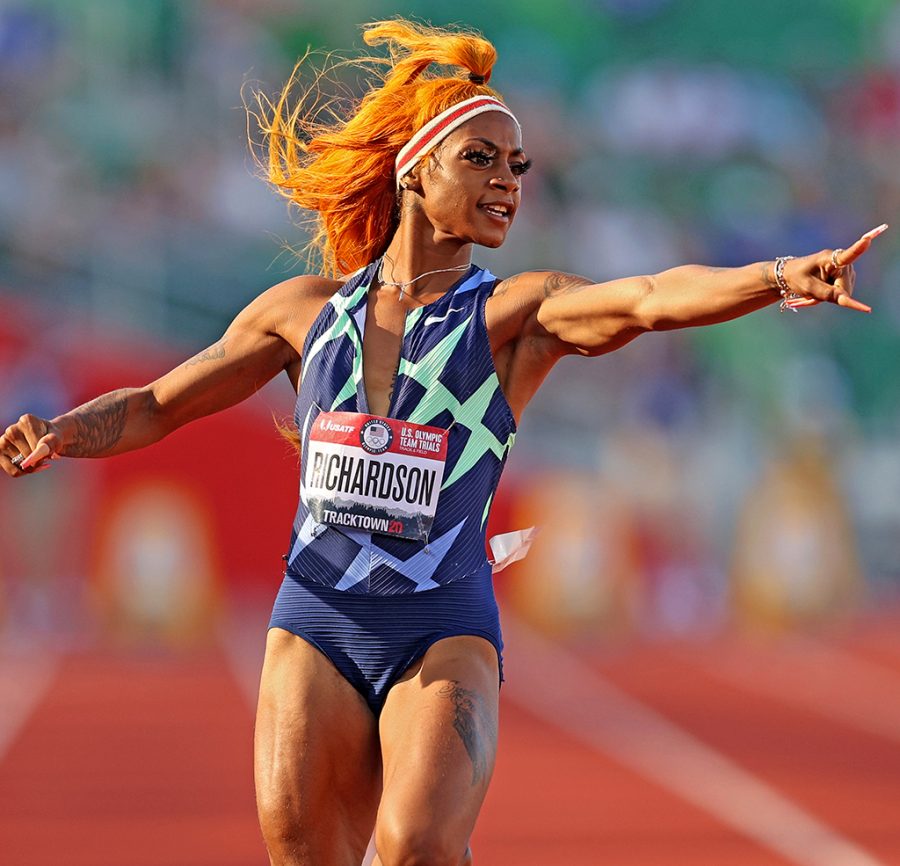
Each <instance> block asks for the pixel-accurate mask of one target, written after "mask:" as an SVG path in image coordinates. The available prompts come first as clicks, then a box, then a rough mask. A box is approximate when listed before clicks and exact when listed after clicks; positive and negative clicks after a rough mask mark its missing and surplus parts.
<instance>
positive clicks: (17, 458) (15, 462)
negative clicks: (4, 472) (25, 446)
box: [9, 454, 25, 469]
mask: <svg viewBox="0 0 900 866" xmlns="http://www.w3.org/2000/svg"><path fill="white" fill-rule="evenodd" d="M24 459H25V455H24V454H16V456H15V457H13V458H12V459H11V460H10V461H9V462H10V463H12V465H13V466H15V467H16V469H18V468H19V466H20V465H21V463H22V461H23V460H24Z"/></svg>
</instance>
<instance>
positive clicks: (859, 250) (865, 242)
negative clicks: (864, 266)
mask: <svg viewBox="0 0 900 866" xmlns="http://www.w3.org/2000/svg"><path fill="white" fill-rule="evenodd" d="M887 227H888V224H887V223H882V224H881V225H880V226H877V227H876V228H874V229H872V230H871V231H867V232H866V233H865V234H864V235H863V236H862V237H861V238H860V239H859V240H858V241H857V242H856V243H855V244H853V245H852V246H849V247H847V249H845V250H842V251H841V252H840V253H838V254H837V256H835V261H836V262H837V264H838V266H839V267H844V266H845V265H849V264H852V263H853V262H855V261H856V260H857V259H858V258H859V257H860V256H861V255H862V254H863V253H864V252H865V251H866V250H867V249H868V248H869V246H870V245H871V243H872V241H874V240H875V238H877V237H878V235H880V234H881V233H882V232H884V231H887Z"/></svg>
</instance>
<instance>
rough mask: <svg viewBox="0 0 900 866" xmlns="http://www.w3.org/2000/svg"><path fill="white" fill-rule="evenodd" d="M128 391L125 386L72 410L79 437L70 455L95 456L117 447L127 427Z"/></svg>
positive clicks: (74, 439)
mask: <svg viewBox="0 0 900 866" xmlns="http://www.w3.org/2000/svg"><path fill="white" fill-rule="evenodd" d="M127 411H128V391H127V390H126V389H124V388H123V389H121V390H119V391H112V392H111V393H109V394H104V395H103V396H102V397H98V398H97V399H96V400H91V402H90V403H85V404H84V406H80V407H79V408H78V409H76V410H75V411H74V412H73V413H72V420H73V421H74V422H75V436H74V438H73V440H72V442H71V443H70V444H69V445H68V446H66V449H65V451H64V454H65V456H66V457H95V456H97V455H98V454H102V453H103V452H104V451H107V450H109V449H110V448H112V447H113V445H115V444H116V443H117V442H118V441H119V440H120V439H121V438H122V433H123V431H124V430H125V415H126V414H127Z"/></svg>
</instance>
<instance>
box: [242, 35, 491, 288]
mask: <svg viewBox="0 0 900 866" xmlns="http://www.w3.org/2000/svg"><path fill="white" fill-rule="evenodd" d="M363 38H364V39H365V41H366V44H367V45H379V44H386V45H387V46H388V51H389V53H390V57H389V59H388V58H378V57H360V58H356V59H353V60H346V61H342V62H340V63H337V64H334V67H335V68H336V67H338V66H340V67H343V66H349V67H353V68H356V69H364V70H365V71H366V72H367V73H368V74H370V75H371V76H373V77H374V82H373V83H372V84H371V85H370V87H369V89H368V91H367V92H366V93H365V95H364V96H363V97H362V99H361V100H359V101H358V102H356V103H355V105H354V106H353V109H354V110H353V111H352V113H351V114H350V116H349V117H347V118H345V119H342V118H339V117H335V116H334V112H333V111H332V105H331V104H329V105H326V106H325V111H326V113H328V114H330V115H331V122H325V123H323V122H320V121H319V120H318V119H317V117H315V116H314V115H318V114H321V113H322V109H321V107H320V108H318V109H316V108H315V107H313V108H310V106H309V103H310V98H309V97H310V95H311V94H312V93H313V92H314V91H316V89H317V86H318V84H319V83H320V82H321V80H322V79H323V77H324V76H325V75H326V72H319V74H318V76H317V78H316V79H315V81H314V83H313V86H312V87H309V88H307V89H306V90H305V92H303V93H302V94H301V98H300V99H298V100H297V101H296V102H295V101H294V99H293V92H294V88H295V86H296V84H297V83H298V80H299V72H300V68H301V66H302V65H303V62H304V60H305V59H306V57H304V58H302V59H301V60H300V61H299V62H298V63H297V65H296V66H295V67H294V71H293V73H292V74H291V77H290V79H289V80H288V82H287V84H286V85H285V86H284V89H283V90H282V91H281V95H280V96H279V97H278V98H277V99H276V100H275V101H274V102H272V101H270V100H268V99H266V98H265V97H262V96H259V95H258V96H257V99H258V102H259V106H260V115H259V123H260V128H261V130H262V133H263V135H264V137H265V144H266V145H267V154H266V157H265V162H264V170H265V173H266V175H267V178H268V180H269V182H270V183H271V184H272V185H273V186H274V187H275V189H276V190H277V191H278V193H279V194H280V195H282V196H284V197H285V198H287V199H288V200H289V201H291V202H292V203H293V204H295V205H297V206H298V207H300V208H302V209H304V210H308V211H313V212H315V217H314V222H315V235H314V238H313V240H312V242H311V244H310V247H311V251H313V252H318V253H319V255H320V256H321V265H322V268H323V270H324V272H325V273H326V274H327V275H328V276H332V277H336V276H339V275H342V274H349V273H352V272H353V271H355V270H357V269H359V268H361V267H363V266H364V265H367V264H368V263H369V262H371V261H373V260H374V259H376V258H377V257H378V256H380V255H381V254H382V253H383V252H384V251H385V249H387V245H388V243H389V242H390V239H391V236H392V235H393V233H394V231H395V230H396V228H397V224H398V222H399V214H398V209H397V207H396V203H397V191H396V184H395V181H394V160H395V159H396V157H397V154H398V153H399V152H400V149H401V148H402V147H403V145H405V144H406V143H407V142H408V141H409V139H410V138H411V137H412V136H413V135H414V134H415V133H416V132H417V131H418V130H419V129H421V128H422V126H424V125H425V124H426V123H427V122H428V121H429V120H431V119H432V118H433V117H435V116H437V115H438V114H440V113H441V112H442V111H444V110H446V109H447V108H450V106H452V105H455V104H456V103H458V102H462V101H463V100H464V99H469V98H470V97H473V96H480V95H489V96H494V97H497V98H499V94H498V93H497V92H496V91H495V90H493V89H492V88H490V87H488V86H487V85H486V83H485V84H477V83H474V82H472V81H470V80H469V78H468V75H469V74H473V75H474V76H475V77H476V79H477V78H479V77H480V78H481V79H483V80H484V82H487V81H488V80H489V79H490V76H491V69H492V67H493V65H494V62H495V61H496V59H497V52H496V50H495V49H494V46H493V45H491V43H490V42H488V41H487V40H485V39H484V38H482V37H481V36H480V35H478V34H476V33H471V32H466V31H453V30H446V29H441V28H437V27H430V26H425V25H422V24H415V23H412V22H409V21H405V20H403V19H395V20H391V21H379V22H375V23H373V24H368V25H366V27H365V32H364V34H363ZM431 64H439V65H441V66H444V67H448V66H449V67H457V68H458V69H461V70H462V71H463V72H462V74H460V73H457V74H455V75H450V74H446V72H445V74H439V73H438V72H431V71H429V70H428V67H429V66H431Z"/></svg>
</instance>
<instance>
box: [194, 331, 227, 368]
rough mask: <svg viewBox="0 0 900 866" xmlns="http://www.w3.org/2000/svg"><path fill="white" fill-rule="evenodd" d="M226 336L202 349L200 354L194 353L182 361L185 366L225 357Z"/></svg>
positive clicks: (219, 359)
mask: <svg viewBox="0 0 900 866" xmlns="http://www.w3.org/2000/svg"><path fill="white" fill-rule="evenodd" d="M227 339H228V337H222V339H221V340H219V341H218V342H217V343H213V344H212V345H211V346H210V347H209V348H208V349H204V350H203V351H202V352H200V354H198V355H194V357H193V358H191V359H190V360H188V361H185V362H184V365H185V366H186V367H193V366H195V365H196V364H202V363H203V362H204V361H221V360H222V358H224V357H225V342H226V340H227Z"/></svg>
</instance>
